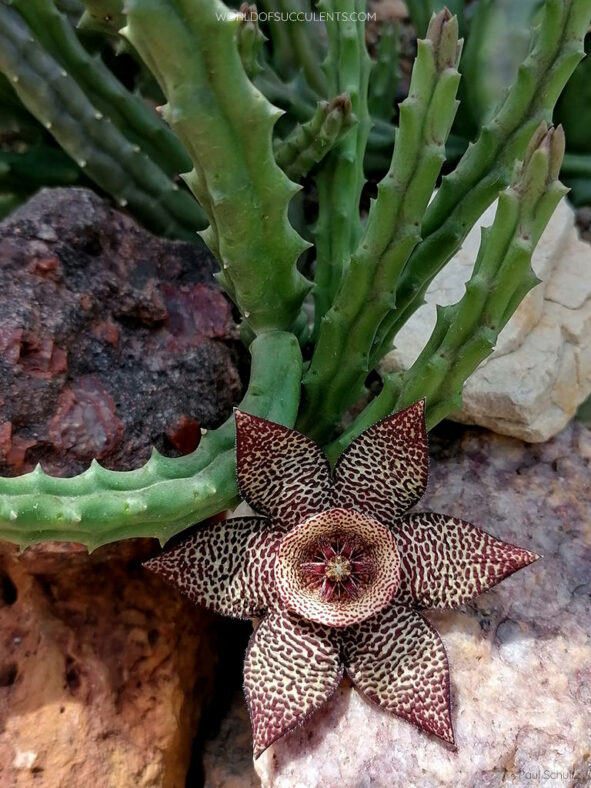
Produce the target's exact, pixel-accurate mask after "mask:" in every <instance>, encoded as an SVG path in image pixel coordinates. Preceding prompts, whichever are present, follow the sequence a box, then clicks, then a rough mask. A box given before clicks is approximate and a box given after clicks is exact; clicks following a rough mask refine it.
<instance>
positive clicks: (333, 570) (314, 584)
mask: <svg viewBox="0 0 591 788" xmlns="http://www.w3.org/2000/svg"><path fill="white" fill-rule="evenodd" d="M274 574H275V582H276V583H277V590H278V592H279V596H280V597H281V599H282V601H283V603H284V604H285V605H286V606H287V607H288V608H289V609H290V610H293V611H295V612H296V613H299V614H300V615H301V616H303V617H304V618H307V619H309V620H311V621H317V622H318V623H320V624H326V625H328V626H335V627H346V626H351V625H352V624H356V623H357V622H359V621H363V620H364V619H365V618H369V616H371V615H373V614H374V613H376V612H377V611H378V610H380V609H381V608H382V607H385V606H386V605H387V604H389V603H390V601H391V600H392V598H393V597H394V594H395V593H396V590H397V588H398V583H399V581H400V559H399V556H398V551H397V549H396V544H395V542H394V537H393V535H392V532H391V531H390V530H389V529H388V528H386V527H385V526H384V525H382V524H381V523H379V522H377V521H376V520H373V519H372V518H371V517H367V516H366V515H364V514H361V513H360V512H357V511H355V510H353V509H341V508H335V509H328V510H326V511H324V512H320V513H319V514H315V515H313V516H312V517H310V518H308V519H307V520H305V521H304V522H302V523H300V524H299V525H297V526H296V527H295V528H294V529H293V530H291V531H290V532H289V533H288V534H286V535H285V537H284V538H283V539H282V541H281V543H280V545H279V548H278V551H277V558H276V561H275V565H274Z"/></svg>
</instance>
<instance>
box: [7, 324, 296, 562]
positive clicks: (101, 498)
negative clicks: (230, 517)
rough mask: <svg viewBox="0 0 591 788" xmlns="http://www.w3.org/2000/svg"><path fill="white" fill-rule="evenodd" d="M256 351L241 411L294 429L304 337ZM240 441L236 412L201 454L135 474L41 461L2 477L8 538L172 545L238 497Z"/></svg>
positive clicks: (260, 343) (263, 340)
mask: <svg viewBox="0 0 591 788" xmlns="http://www.w3.org/2000/svg"><path fill="white" fill-rule="evenodd" d="M251 354H252V366H251V380H250V384H249V388H248V391H247V393H246V395H245V397H244V399H243V401H242V403H241V404H240V408H241V409H242V410H244V411H246V412H247V413H252V414H254V415H257V416H262V417H264V418H267V419H270V420H271V421H276V422H278V423H279V424H283V425H285V426H288V427H289V426H292V425H293V422H294V421H295V417H296V413H297V408H298V402H299V394H300V376H301V368H302V366H301V365H302V361H301V354H300V349H299V345H298V342H297V340H296V338H295V337H294V336H293V334H288V333H286V332H279V331H277V332H268V333H266V334H264V335H262V336H260V337H257V338H256V339H255V340H254V342H253V343H252V345H251ZM234 443H235V425H234V417H233V416H232V417H231V418H230V419H228V421H226V422H225V423H224V424H223V426H221V427H220V428H219V429H217V430H211V431H209V432H208V433H207V434H206V435H205V436H204V437H203V438H202V441H201V443H200V445H199V446H198V448H197V449H196V450H195V451H194V452H193V454H190V455H188V456H187V457H180V458H178V459H171V458H166V457H163V456H162V455H161V454H159V453H158V452H156V451H154V452H153V454H152V457H151V459H150V460H149V462H148V463H147V464H146V465H144V466H143V468H139V469H138V470H135V471H127V472H117V471H109V470H107V469H105V468H102V467H101V466H100V465H99V464H98V463H97V462H93V464H92V465H91V467H90V468H89V469H88V470H87V471H86V472H85V473H83V474H81V475H80V476H76V477H74V478H69V479H63V478H55V477H51V476H47V475H46V474H45V473H44V472H43V471H42V470H41V468H40V467H39V466H38V467H37V468H36V470H35V471H33V472H32V473H28V474H25V475H24V476H20V477H18V478H14V479H8V478H0V538H2V539H8V540H9V541H11V542H15V543H17V544H19V545H20V546H21V547H25V546H26V545H29V544H32V543H33V542H38V541H43V540H45V539H60V540H66V541H73V542H80V543H82V544H84V545H86V546H87V547H88V548H89V549H94V548H95V547H98V546H99V545H101V544H105V543H107V542H113V541H116V540H118V539H127V538H130V537H134V536H144V537H145V536H151V537H156V538H158V539H160V541H161V542H162V543H164V542H165V541H166V540H167V539H170V537H171V536H173V535H174V534H176V533H178V532H179V531H182V530H183V529H184V528H186V527H187V526H189V525H191V524H192V523H196V522H199V521H200V520H204V519H206V518H207V517H211V516H212V515H214V514H217V513H218V512H220V511H222V510H224V509H226V508H228V507H230V506H232V505H234V503H235V502H237V496H238V489H237V486H236V457H235V454H236V453H235V447H234Z"/></svg>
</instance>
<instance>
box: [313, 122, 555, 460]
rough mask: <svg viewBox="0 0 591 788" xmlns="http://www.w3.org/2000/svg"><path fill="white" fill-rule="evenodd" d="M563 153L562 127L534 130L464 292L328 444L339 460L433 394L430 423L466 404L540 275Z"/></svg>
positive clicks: (484, 234) (439, 312) (444, 309)
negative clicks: (411, 357)
mask: <svg viewBox="0 0 591 788" xmlns="http://www.w3.org/2000/svg"><path fill="white" fill-rule="evenodd" d="M563 155H564V133H563V131H562V128H561V127H558V128H557V129H556V130H554V129H551V130H550V131H547V130H546V128H545V126H544V125H542V126H541V127H540V129H538V130H537V131H536V133H535V134H534V136H533V138H532V141H531V143H530V146H529V147H528V150H527V151H526V155H525V159H524V161H523V162H522V163H520V164H519V165H518V166H517V167H516V170H515V176H514V182H513V184H512V186H511V187H510V188H508V189H506V190H505V191H503V192H502V193H501V194H500V196H499V201H498V206H497V211H496V215H495V220H494V222H493V224H492V226H491V227H489V228H486V229H484V230H483V231H482V240H481V243H480V248H479V251H478V256H477V258H476V263H475V265H474V269H473V271H472V275H471V277H470V279H469V281H468V283H467V285H466V291H465V293H464V295H463V297H462V298H461V299H460V300H459V301H458V302H457V303H456V304H452V305H450V306H445V307H438V309H437V321H436V324H435V328H434V329H433V332H432V334H431V337H430V338H429V340H428V342H427V344H426V345H425V347H424V348H423V350H422V352H421V354H420V355H419V357H418V358H417V360H416V361H415V362H414V364H413V365H412V366H411V367H410V368H409V369H408V370H407V371H406V372H395V373H391V374H389V375H386V376H385V377H384V386H383V389H382V391H381V392H380V394H379V395H378V396H377V397H376V398H375V399H374V400H373V401H372V402H371V403H370V405H369V406H368V407H367V408H365V410H364V411H363V412H362V413H361V414H360V415H359V416H358V417H357V419H355V420H354V422H353V423H352V424H351V426H350V427H349V428H348V429H347V430H346V432H345V433H343V435H342V436H341V437H340V438H339V439H338V440H337V441H335V442H334V443H332V444H331V445H330V447H329V449H328V454H329V457H330V458H331V459H332V460H333V461H334V459H336V457H337V456H338V454H340V452H341V451H342V450H343V449H344V448H345V447H346V446H347V444H348V443H349V442H350V441H351V440H353V439H354V438H355V437H356V436H357V435H359V434H361V432H363V430H364V429H366V427H368V426H370V425H371V424H373V423H375V422H376V421H379V420H380V419H382V418H384V417H385V416H387V415H388V414H389V413H391V412H392V411H396V410H400V409H402V408H405V407H407V406H408V405H411V404H412V403H413V402H416V401H417V400H418V399H420V398H422V397H426V400H427V410H426V420H427V428H428V429H431V428H432V427H434V426H435V425H436V424H437V423H438V422H440V421H441V420H442V419H443V418H445V417H446V416H448V415H449V414H450V413H452V412H453V411H454V410H457V409H458V408H460V407H461V404H462V389H463V385H464V381H465V380H466V379H467V378H468V377H469V376H470V375H471V374H472V373H473V372H474V371H475V370H476V368H477V367H478V365H479V364H480V363H481V362H482V361H483V360H484V359H485V358H486V357H487V356H489V355H490V353H492V351H493V350H494V347H495V344H496V341H497V338H498V336H499V334H500V332H501V330H502V329H503V327H504V326H505V325H506V323H507V321H508V320H509V318H510V317H511V315H512V314H513V313H514V312H515V310H516V308H517V307H518V305H519V304H520V303H521V301H522V300H523V298H524V296H525V295H526V293H527V292H528V291H529V290H531V288H533V287H535V285H536V284H538V282H539V280H538V279H537V277H536V276H535V274H534V272H533V270H532V268H531V258H532V254H533V252H534V249H535V248H536V245H537V243H538V240H539V238H540V236H541V234H542V232H543V230H544V228H545V227H546V225H547V223H548V221H549V219H550V217H551V215H552V213H553V211H554V209H555V208H556V206H557V204H558V202H559V201H560V200H561V199H562V197H563V196H564V195H565V194H566V192H567V189H566V188H565V187H564V186H563V185H562V184H561V183H560V182H559V181H558V180H557V178H558V172H559V170H560V165H561V162H562V157H563Z"/></svg>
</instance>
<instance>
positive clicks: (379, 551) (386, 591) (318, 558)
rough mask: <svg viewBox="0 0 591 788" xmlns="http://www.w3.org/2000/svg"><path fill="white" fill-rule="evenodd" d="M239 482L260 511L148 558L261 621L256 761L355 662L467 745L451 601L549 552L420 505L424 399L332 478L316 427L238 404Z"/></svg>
mask: <svg viewBox="0 0 591 788" xmlns="http://www.w3.org/2000/svg"><path fill="white" fill-rule="evenodd" d="M236 425H237V430H236V433H237V466H238V484H239V487H240V492H241V495H242V496H243V498H244V499H245V500H246V501H248V503H249V504H250V505H251V506H252V508H253V509H254V510H255V511H257V512H258V513H259V514H260V515H262V517H240V518H236V519H230V520H227V521H226V522H225V523H223V524H219V523H216V524H212V525H206V526H204V527H202V528H199V529H198V530H197V531H196V532H195V533H194V534H193V535H192V536H190V537H189V538H187V539H185V540H184V541H183V542H181V543H180V544H178V545H177V546H176V547H174V548H172V549H171V550H169V551H168V552H165V553H164V554H162V555H160V556H158V557H157V558H153V559H151V560H150V561H148V562H147V564H146V565H147V566H148V567H149V568H150V569H152V570H153V571H155V572H157V573H159V574H160V575H162V576H163V577H164V578H165V579H166V580H168V581H169V582H171V583H173V584H174V585H175V586H177V587H178V588H179V589H180V590H181V591H182V592H183V593H184V594H186V595H187V596H188V597H189V598H190V599H191V600H193V601H194V602H197V603H201V604H205V605H207V606H208V607H210V608H212V609H213V610H215V611H217V612H218V613H222V614H224V615H230V616H235V617H259V616H263V619H262V621H261V623H260V624H259V625H258V627H257V628H256V630H255V632H254V634H253V636H252V638H251V641H250V645H249V647H248V651H247V655H246V663H245V668H244V679H245V690H246V696H247V701H248V706H249V710H250V715H251V719H252V725H253V730H254V752H255V757H258V756H259V755H260V754H261V753H262V752H263V751H264V750H265V749H266V748H267V747H268V746H269V745H270V744H272V743H273V742H274V741H275V740H276V739H278V738H279V737H281V736H283V735H284V734H285V733H287V732H288V731H289V730H291V729H292V728H294V727H295V726H296V725H298V724H299V723H301V722H302V721H303V720H304V719H305V718H306V717H308V716H309V715H310V714H311V713H312V712H313V711H315V710H316V709H318V708H319V706H321V705H322V704H323V703H324V702H325V701H326V700H327V699H328V698H329V697H330V696H331V695H332V693H333V692H334V691H335V689H336V687H337V686H338V684H339V681H340V679H341V678H342V675H343V670H346V672H347V673H348V675H349V676H350V678H351V680H352V681H353V683H354V684H355V686H356V687H357V689H358V690H359V691H360V692H361V693H362V694H363V695H364V696H365V697H367V698H369V699H370V700H372V701H374V702H375V703H377V704H378V705H379V706H381V707H382V708H384V709H386V710H387V711H389V712H392V713H393V714H396V715H398V716H399V717H402V718H403V719H405V720H407V721H408V722H411V723H413V724H414V725H416V726H417V727H418V728H420V729H421V730H424V731H426V732H428V733H432V734H435V735H436V736H438V737H439V738H441V739H443V740H444V741H445V742H447V743H448V744H450V745H452V746H455V740H454V733H453V726H452V720H451V714H450V693H449V670H448V664H447V657H446V654H445V649H444V647H443V644H442V642H441V640H440V638H439V636H438V634H437V632H436V631H435V630H434V629H433V627H432V626H431V625H430V624H429V623H428V622H427V620H426V619H425V618H423V616H422V615H421V614H420V612H419V611H420V610H424V609H426V608H453V607H457V606H458V605H461V604H463V603H465V602H467V601H469V600H470V599H472V598H473V597H475V596H476V595H477V594H480V593H482V592H483V591H486V590H487V589H489V588H491V586H494V585H495V584H496V583H498V582H500V581H501V580H503V579H504V578H505V577H507V576H508V575H510V574H511V573H513V572H515V571H517V570H518V569H521V568H522V567H524V566H526V565H527V564H530V563H532V562H533V561H535V560H536V559H537V558H538V556H537V555H535V554H534V553H531V552H529V551H527V550H523V549H521V548H519V547H515V546H513V545H510V544H506V543H505V542H501V541H499V540H498V539H495V538H494V537H492V536H490V535H489V534H487V533H485V532H484V531H481V530H480V529H478V528H476V527H475V526H473V525H471V524H470V523H467V522H464V521H462V520H458V519H456V518H454V517H451V516H448V515H443V514H434V513H432V512H419V513H414V514H411V513H409V510H410V509H411V508H412V507H413V506H414V505H415V504H416V503H417V502H418V500H419V499H420V497H421V496H422V494H423V492H424V490H425V486H426V482H427V434H426V429H425V420H424V401H420V402H418V403H416V404H414V405H412V406H410V407H409V408H407V409H406V410H404V411H401V412H400V413H397V414H395V415H393V416H390V417H388V418H386V419H384V420H383V421H381V422H379V423H378V424H375V425H374V426H372V427H370V428H369V429H367V430H366V431H365V432H364V433H363V434H362V435H360V436H359V437H358V438H356V440H354V441H353V442H352V443H351V444H350V446H349V447H348V449H346V451H344V452H343V454H341V456H340V458H339V460H338V461H337V463H336V465H335V467H334V470H333V472H332V474H331V470H330V466H329V463H328V460H327V458H326V456H325V455H324V454H323V452H322V451H321V449H320V448H319V447H318V446H317V445H316V444H315V443H314V442H313V441H312V440H310V439H309V438H307V437H305V436H304V435H301V434H300V433H298V432H296V431H294V430H292V429H288V428H285V427H282V426H280V425H278V424H273V423H272V422H269V421H266V420H265V419H261V418H257V417H255V416H251V415H249V414H247V413H244V412H242V411H237V412H236Z"/></svg>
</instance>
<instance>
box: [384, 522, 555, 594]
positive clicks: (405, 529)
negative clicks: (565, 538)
mask: <svg viewBox="0 0 591 788" xmlns="http://www.w3.org/2000/svg"><path fill="white" fill-rule="evenodd" d="M393 531H394V538H395V540H396V544H397V546H398V551H399V553H400V560H401V565H402V578H401V581H400V587H399V589H398V593H397V595H396V600H397V601H400V602H402V603H403V604H409V605H412V606H413V607H419V608H428V607H441V608H451V607H457V606H458V605H462V604H463V603H464V602H467V601H468V600H470V599H472V598H473V597H475V596H477V595H478V594H481V593H482V592H483V591H487V590H488V589H489V588H491V587H492V586H494V585H496V584H497V583H500V582H501V580H503V579H504V578H505V577H507V576H508V575H511V574H513V572H516V571H517V570H518V569H522V568H523V567H524V566H527V565H528V564H531V563H533V562H534V561H536V560H537V559H538V558H539V556H538V555H536V554H535V553H530V552H529V551H528V550H523V549H522V548H521V547H515V545H512V544H507V543H506V542H501V541H500V540H499V539H495V537H494V536H491V535H490V534H487V533H486V532H485V531H481V530H480V529H479V528H476V527H475V526H474V525H471V524H470V523H467V522H464V521H463V520H458V519H457V518H455V517H448V516H447V515H445V514H434V513H433V512H420V513H418V514H408V515H406V516H405V517H403V518H402V519H401V520H400V521H399V522H398V523H396V526H395V527H394V529H393Z"/></svg>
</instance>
